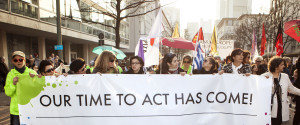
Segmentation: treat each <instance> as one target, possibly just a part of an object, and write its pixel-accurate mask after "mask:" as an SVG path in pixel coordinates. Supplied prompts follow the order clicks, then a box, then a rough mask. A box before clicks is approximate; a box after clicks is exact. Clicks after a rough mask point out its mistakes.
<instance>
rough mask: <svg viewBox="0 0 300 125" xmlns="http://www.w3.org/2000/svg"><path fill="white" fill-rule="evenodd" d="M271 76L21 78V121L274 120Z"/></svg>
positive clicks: (126, 124)
mask: <svg viewBox="0 0 300 125" xmlns="http://www.w3.org/2000/svg"><path fill="white" fill-rule="evenodd" d="M271 83H272V81H271V79H266V78H265V77H263V76H256V75H251V76H249V77H246V76H242V75H229V74H223V75H193V76H189V75H186V76H180V75H113V74H111V75H108V74H107V75H102V76H100V75H97V74H93V75H69V76H67V77H64V76H60V77H58V78H56V77H43V78H37V77H34V78H30V77H29V76H20V78H19V83H18V84H17V93H18V97H19V98H18V101H19V112H20V121H21V125H99V124H101V125H132V124H133V125H268V124H271V117H270V102H271V85H272V84H271Z"/></svg>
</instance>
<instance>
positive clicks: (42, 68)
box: [39, 60, 52, 73]
mask: <svg viewBox="0 0 300 125" xmlns="http://www.w3.org/2000/svg"><path fill="white" fill-rule="evenodd" d="M48 65H51V66H52V64H51V63H50V62H49V61H48V60H42V61H41V62H40V66H39V72H40V73H45V68H46V66H48Z"/></svg>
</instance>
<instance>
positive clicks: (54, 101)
mask: <svg viewBox="0 0 300 125" xmlns="http://www.w3.org/2000/svg"><path fill="white" fill-rule="evenodd" d="M53 103H54V105H55V106H57V107H58V106H60V105H61V95H59V104H56V99H55V95H53Z"/></svg>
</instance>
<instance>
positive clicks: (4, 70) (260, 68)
mask: <svg viewBox="0 0 300 125" xmlns="http://www.w3.org/2000/svg"><path fill="white" fill-rule="evenodd" d="M250 56H251V54H250V53H249V51H247V50H242V49H239V48H237V49H234V50H233V51H232V52H231V55H230V56H227V57H226V58H225V59H224V60H223V61H222V60H221V58H220V57H219V56H215V57H206V58H205V59H204V60H203V65H202V69H193V66H192V63H193V58H192V57H191V56H189V55H186V56H184V57H183V59H182V60H181V61H180V60H178V58H177V56H176V54H172V53H167V54H165V55H164V56H163V58H162V59H161V60H160V64H159V65H157V66H152V67H144V61H143V59H142V58H141V57H139V56H133V57H131V58H130V59H129V58H127V57H126V58H125V59H123V60H118V59H117V58H116V55H115V54H114V53H113V52H110V51H103V52H102V53H101V54H100V55H98V56H97V57H96V58H95V60H93V61H92V62H93V63H90V64H89V65H87V63H86V61H85V60H84V59H82V58H77V59H74V60H72V62H71V63H70V65H69V68H68V71H66V68H65V65H66V63H64V61H63V60H61V59H60V58H59V56H55V55H54V54H51V56H50V57H49V58H47V59H45V60H40V59H39V58H38V55H37V54H34V57H33V56H32V55H29V58H26V57H25V54H24V53H23V52H21V51H15V52H14V53H13V54H12V55H11V57H9V58H8V59H11V62H12V64H13V65H14V68H13V69H11V70H10V71H9V69H8V67H7V65H6V64H5V63H4V62H5V58H4V57H0V73H1V74H0V75H1V77H0V82H1V86H2V89H1V91H5V94H6V95H7V96H10V97H11V104H10V114H11V124H12V125H19V124H20V123H19V112H18V105H17V102H16V101H17V95H16V84H18V75H20V74H28V75H30V76H32V77H33V76H35V75H38V76H39V77H41V76H58V75H72V74H148V73H150V74H180V75H182V76H184V75H186V74H189V75H192V74H193V75H198V74H219V75H222V74H223V73H230V74H244V76H241V77H247V76H250V75H262V76H265V77H266V78H272V81H273V86H272V112H271V113H272V115H271V116H272V125H280V124H281V123H282V122H283V121H287V120H289V113H288V112H289V103H290V102H288V101H287V100H288V99H287V98H288V93H290V94H291V95H292V96H293V97H294V100H295V102H296V112H295V116H294V121H293V122H294V125H299V123H300V89H299V88H300V79H299V78H298V74H299V71H300V62H299V61H297V63H296V64H295V65H293V64H292V61H291V59H290V58H289V57H283V58H282V57H277V56H274V57H272V58H271V59H270V60H269V59H268V58H263V57H260V56H259V57H256V58H255V59H254V62H251V60H250V59H251V58H250ZM298 60H299V58H298ZM3 88H4V90H3Z"/></svg>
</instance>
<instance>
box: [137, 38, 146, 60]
mask: <svg viewBox="0 0 300 125" xmlns="http://www.w3.org/2000/svg"><path fill="white" fill-rule="evenodd" d="M138 56H139V57H141V58H142V59H143V61H144V62H145V59H144V46H143V40H140V47H139V52H138Z"/></svg>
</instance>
